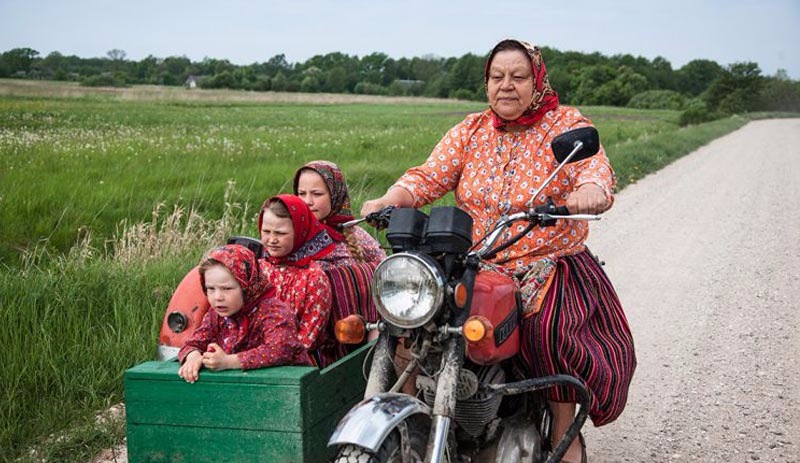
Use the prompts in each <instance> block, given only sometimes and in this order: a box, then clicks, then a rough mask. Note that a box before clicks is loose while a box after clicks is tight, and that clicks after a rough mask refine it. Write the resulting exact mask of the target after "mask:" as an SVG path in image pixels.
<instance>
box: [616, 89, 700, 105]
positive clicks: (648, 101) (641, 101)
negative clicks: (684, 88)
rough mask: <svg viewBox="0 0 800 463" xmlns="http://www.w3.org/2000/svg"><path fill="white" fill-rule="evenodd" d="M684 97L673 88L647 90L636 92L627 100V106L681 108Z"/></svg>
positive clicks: (683, 103) (684, 101)
mask: <svg viewBox="0 0 800 463" xmlns="http://www.w3.org/2000/svg"><path fill="white" fill-rule="evenodd" d="M685 105H686V97H684V96H683V95H681V94H680V93H678V92H675V91H673V90H647V91H644V92H641V93H637V94H636V95H634V97H633V98H631V100H630V101H629V102H628V107H629V108H638V109H672V110H681V109H683V108H684V107H685Z"/></svg>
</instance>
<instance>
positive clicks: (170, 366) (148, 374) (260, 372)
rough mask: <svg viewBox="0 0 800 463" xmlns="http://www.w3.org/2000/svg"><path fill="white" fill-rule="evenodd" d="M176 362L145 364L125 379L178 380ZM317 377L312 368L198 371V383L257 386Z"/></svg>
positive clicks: (297, 381)
mask: <svg viewBox="0 0 800 463" xmlns="http://www.w3.org/2000/svg"><path fill="white" fill-rule="evenodd" d="M178 368H180V365H178V362H155V361H153V362H145V363H142V364H140V365H136V366H135V367H132V368H129V369H128V370H127V371H126V372H125V376H126V377H130V378H136V379H155V380H160V379H165V378H169V377H170V376H174V377H176V378H178V379H180V378H179V377H178ZM317 376H319V370H317V369H316V368H314V367H297V366H285V367H271V368H259V369H256V370H247V371H242V370H225V371H210V370H200V380H199V381H198V382H200V381H214V382H220V383H258V384H286V385H293V384H301V383H305V382H307V381H314V380H315V379H316V377H317Z"/></svg>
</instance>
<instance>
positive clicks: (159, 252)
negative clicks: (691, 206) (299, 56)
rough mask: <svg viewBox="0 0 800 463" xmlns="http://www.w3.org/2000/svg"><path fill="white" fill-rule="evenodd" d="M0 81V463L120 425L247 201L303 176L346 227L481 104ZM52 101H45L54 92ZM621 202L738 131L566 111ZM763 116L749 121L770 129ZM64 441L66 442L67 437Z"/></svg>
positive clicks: (248, 211) (80, 452)
mask: <svg viewBox="0 0 800 463" xmlns="http://www.w3.org/2000/svg"><path fill="white" fill-rule="evenodd" d="M6 83H7V82H6V81H3V80H0V95H3V96H0V179H2V181H0V223H3V227H2V228H0V300H1V301H2V303H1V304H0V321H2V323H0V345H2V346H4V356H3V368H2V369H0V404H2V406H1V407H0V461H77V462H85V461H87V460H88V459H89V458H90V456H91V455H92V454H94V453H95V452H96V451H97V450H99V449H101V448H104V447H108V446H109V442H118V441H119V440H121V438H122V437H123V436H124V426H123V424H124V423H122V421H121V420H120V419H119V418H117V419H114V418H104V419H100V420H98V414H99V413H101V412H102V411H103V410H106V409H107V408H108V407H110V406H111V405H113V404H116V403H119V402H120V401H122V400H123V398H124V397H123V388H122V376H123V373H124V371H125V370H126V369H127V368H129V367H131V366H133V365H136V364H138V363H140V362H142V361H144V360H148V359H152V358H153V357H154V355H155V345H156V341H157V334H158V330H159V329H160V325H161V321H162V317H163V313H164V309H165V307H166V305H167V303H168V301H169V298H170V296H171V292H172V289H173V288H174V287H175V286H176V285H177V283H178V282H179V281H180V280H181V278H182V277H183V276H184V274H185V273H186V271H187V270H189V269H190V268H191V267H192V266H194V265H195V264H196V262H197V261H198V260H199V259H200V257H201V256H202V254H203V252H204V251H206V250H207V249H208V248H209V247H211V246H213V245H216V244H218V243H221V242H223V240H224V239H225V237H226V236H229V235H232V234H244V235H251V236H252V235H255V234H256V225H255V216H256V214H257V211H258V209H259V208H260V206H261V203H262V201H263V200H264V199H265V198H267V197H268V196H271V195H273V194H275V193H278V192H286V191H290V189H291V185H290V183H289V182H290V178H291V175H292V173H293V172H294V170H295V169H296V168H297V167H298V166H300V165H301V164H303V163H305V162H307V161H309V160H312V159H321V158H325V159H331V160H334V161H336V162H337V163H339V165H340V166H341V167H342V169H343V171H344V172H345V173H346V175H347V179H348V183H349V184H350V187H351V195H352V199H353V202H354V204H353V206H354V210H355V211H358V210H359V208H360V205H361V203H362V202H363V201H364V200H365V199H368V198H370V197H375V196H377V195H379V194H381V193H383V191H385V189H386V188H387V187H388V186H389V185H390V184H391V182H392V181H393V180H394V179H395V178H397V177H398V176H399V175H400V174H401V173H402V172H403V171H404V170H405V168H406V167H408V166H411V165H414V164H418V163H419V162H421V161H422V160H423V159H424V158H425V157H426V156H427V155H428V153H429V152H430V150H431V149H432V147H433V146H434V144H435V143H436V141H438V139H439V138H440V137H441V135H442V134H443V133H444V131H446V130H447V129H448V128H449V127H451V126H452V125H453V124H455V123H456V122H458V121H460V120H461V119H462V118H463V116H464V115H465V114H467V113H469V112H474V111H479V110H482V109H483V107H484V105H483V104H481V103H474V102H465V101H452V100H441V101H438V102H434V101H426V102H423V103H413V102H408V101H406V100H402V101H398V100H389V99H379V100H377V101H374V102H371V103H365V102H362V103H343V102H338V103H329V104H319V103H314V102H312V101H309V102H306V103H293V104H289V103H281V102H265V101H260V102H257V103H251V102H241V101H236V100H235V99H230V100H226V99H225V98H223V97H221V96H220V94H215V93H213V92H214V91H207V92H211V93H208V94H207V95H208V97H209V99H208V100H205V101H185V100H181V99H179V98H165V97H164V96H163V95H160V96H158V95H157V96H152V95H151V96H149V97H141V98H134V99H124V98H121V97H120V93H115V92H110V93H109V92H97V93H95V94H86V95H83V96H81V97H78V98H71V97H69V98H68V97H42V96H14V95H9V92H7V91H3V89H4V85H5V84H6ZM58 85H61V84H58ZM581 109H582V111H583V112H584V113H585V114H587V115H588V116H589V117H590V118H592V120H593V121H594V122H595V124H596V125H597V127H598V129H599V131H600V135H601V139H602V140H603V144H604V146H605V148H606V151H607V152H608V154H609V156H610V157H611V160H612V164H614V166H615V168H616V172H617V176H618V182H619V185H618V186H619V188H624V187H625V186H626V185H628V184H630V183H632V182H635V181H637V180H638V179H640V178H642V177H643V176H644V175H647V174H648V173H650V172H653V171H655V170H658V169H659V168H661V167H663V166H664V165H666V164H668V163H669V162H672V161H673V160H675V159H677V158H678V157H680V156H682V155H684V154H686V153H688V152H690V151H692V150H694V149H696V148H697V147H699V146H702V145H704V144H706V143H708V142H709V141H711V140H713V139H714V138H717V137H719V136H721V135H724V134H725V133H728V132H730V131H733V130H735V129H737V128H739V127H741V126H742V125H744V124H745V123H746V122H747V121H748V120H749V118H750V116H748V117H742V116H733V117H726V118H722V119H718V120H715V121H713V122H708V123H702V124H696V125H688V126H685V127H682V126H680V124H679V120H680V117H681V112H680V111H679V110H674V109H673V110H652V109H630V108H614V107H605V106H586V107H581ZM775 115H776V114H762V115H759V116H757V117H765V116H775ZM66 430H71V431H70V432H65V431H66Z"/></svg>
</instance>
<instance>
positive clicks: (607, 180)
mask: <svg viewBox="0 0 800 463" xmlns="http://www.w3.org/2000/svg"><path fill="white" fill-rule="evenodd" d="M575 113H576V115H577V116H578V117H576V119H575V120H574V122H573V123H572V124H570V129H576V128H580V127H586V126H592V122H591V121H590V120H589V119H587V118H585V117H583V116H582V115H581V114H580V113H579V112H578V111H577V110H575ZM566 170H567V172H569V175H570V177H571V178H572V181H573V185H574V188H575V189H576V190H577V189H578V188H580V187H581V185H585V184H587V183H594V184H596V185H598V186H600V188H602V189H603V191H604V192H605V194H606V200H608V201H610V202H611V203H612V204H613V202H614V185H616V183H617V178H616V175H615V174H614V169H613V168H612V167H611V162H610V161H609V160H608V156H606V151H605V149H604V148H603V145H602V144H601V145H600V150H599V151H598V152H597V154H595V155H594V156H591V157H589V158H586V159H583V160H581V161H577V162H574V163H571V164H570V165H569V166H568V167H567V169H566Z"/></svg>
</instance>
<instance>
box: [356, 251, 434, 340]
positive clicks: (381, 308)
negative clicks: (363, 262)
mask: <svg viewBox="0 0 800 463" xmlns="http://www.w3.org/2000/svg"><path fill="white" fill-rule="evenodd" d="M401 259H410V260H413V261H414V262H416V263H418V264H420V265H421V267H422V269H423V271H424V272H425V273H426V276H427V277H428V278H429V281H430V283H431V284H432V285H433V289H434V294H433V302H432V304H430V307H429V308H428V309H427V311H425V313H424V314H423V315H421V316H418V317H415V318H412V319H409V318H403V317H398V316H397V315H395V314H394V313H393V312H392V311H390V310H389V309H388V308H387V307H386V306H385V305H384V301H383V299H382V298H381V294H380V293H381V291H380V287H381V284H380V282H379V278H380V275H381V270H382V269H384V268H386V267H387V266H389V265H394V264H395V261H398V260H401ZM372 288H373V291H372V299H373V301H374V302H375V308H376V310H377V311H378V314H379V315H380V316H381V318H383V319H384V320H386V321H387V322H389V323H391V324H392V325H394V326H397V327H399V328H403V329H413V328H418V327H420V326H423V325H425V324H426V323H428V322H429V321H431V320H432V319H433V317H435V316H436V314H437V313H438V312H439V308H440V307H441V306H442V304H443V302H444V297H445V292H446V281H445V278H444V272H443V271H442V269H441V267H440V266H439V264H438V263H437V262H436V261H435V260H434V259H433V258H431V257H430V256H427V255H425V254H418V253H414V252H399V253H396V254H392V255H391V256H389V257H387V258H386V259H384V260H383V261H382V262H381V263H380V264H379V265H378V267H376V268H375V272H374V273H373V277H372Z"/></svg>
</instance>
